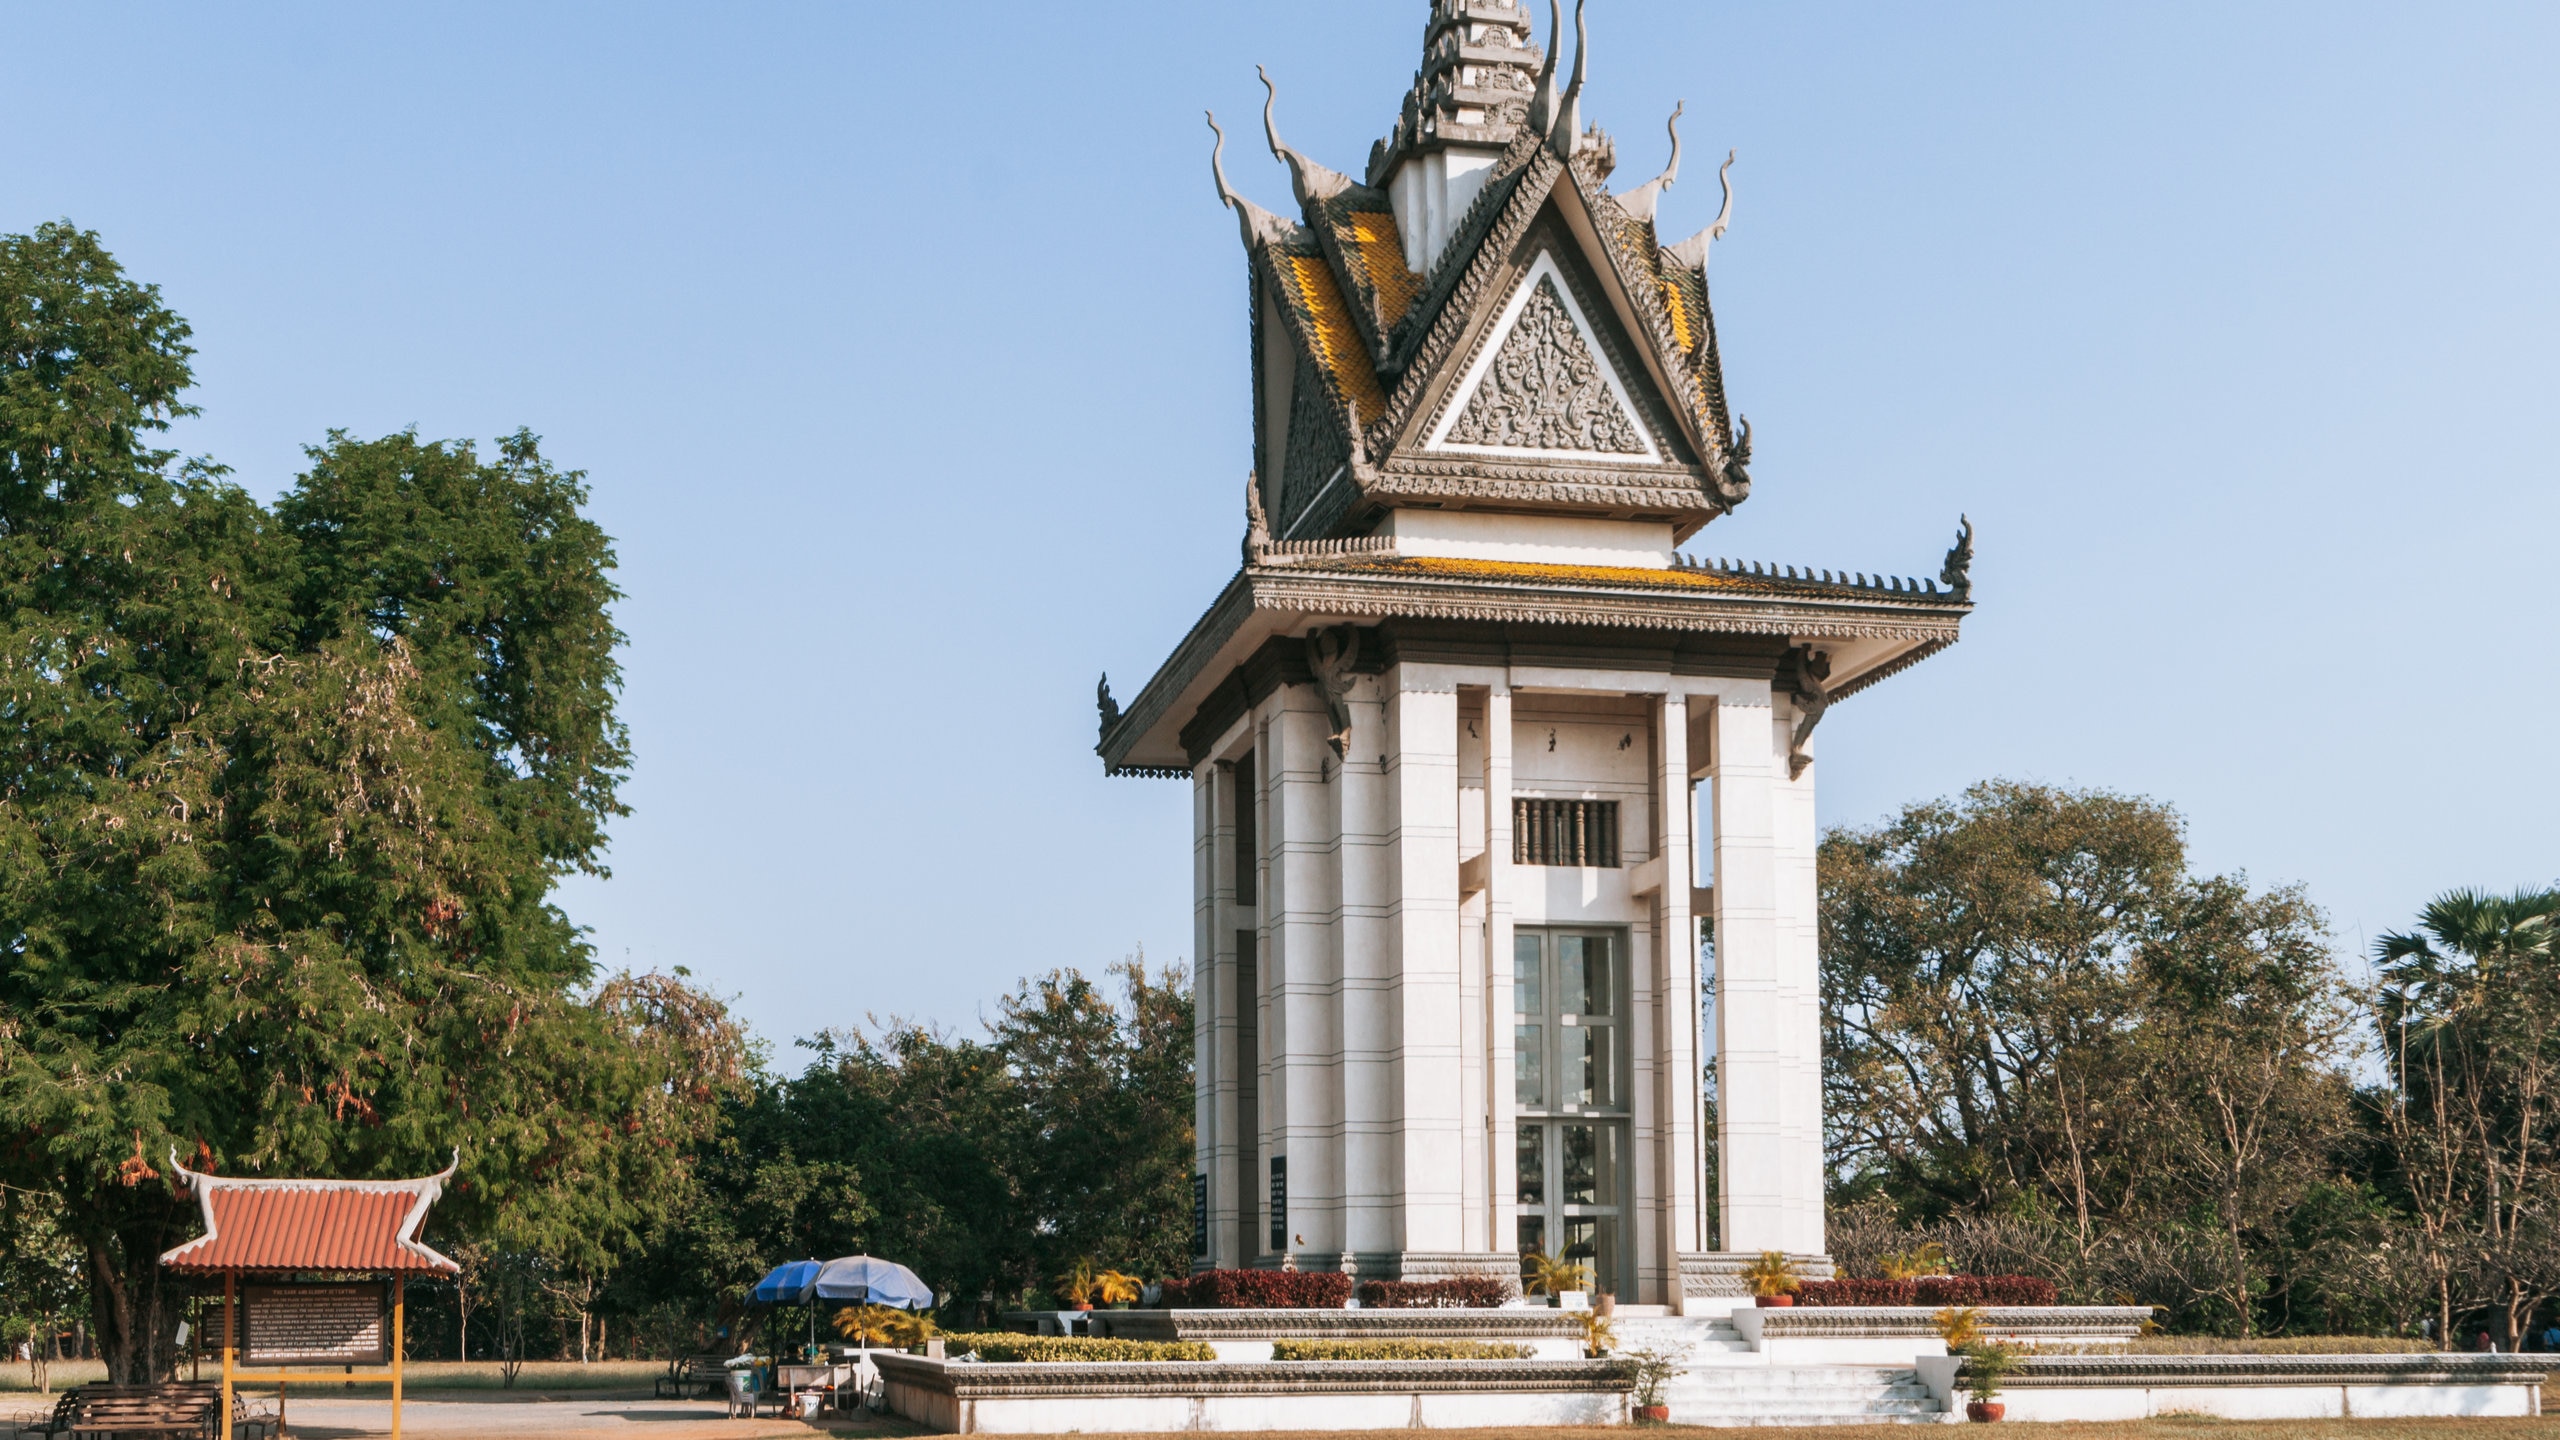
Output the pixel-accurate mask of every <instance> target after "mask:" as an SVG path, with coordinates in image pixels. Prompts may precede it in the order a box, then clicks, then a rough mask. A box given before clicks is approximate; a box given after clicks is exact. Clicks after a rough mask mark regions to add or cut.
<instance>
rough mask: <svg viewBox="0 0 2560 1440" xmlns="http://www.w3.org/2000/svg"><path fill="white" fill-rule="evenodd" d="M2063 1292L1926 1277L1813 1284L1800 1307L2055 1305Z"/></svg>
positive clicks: (2045, 1283)
mask: <svg viewBox="0 0 2560 1440" xmlns="http://www.w3.org/2000/svg"><path fill="white" fill-rule="evenodd" d="M2059 1294H2060V1292H2059V1291H2057V1290H2056V1289H2055V1288H2054V1284H2053V1282H2052V1281H2050V1280H2047V1279H2044V1278H2042V1277H2040V1276H2035V1275H1923V1276H1920V1277H1919V1278H1918V1279H1915V1280H1807V1281H1806V1282H1804V1285H1803V1287H1802V1288H1801V1289H1799V1290H1797V1291H1796V1303H1797V1304H1799V1305H1941V1306H1943V1305H2051V1304H2053V1303H2054V1301H2055V1300H2056V1299H2057V1298H2058V1296H2059Z"/></svg>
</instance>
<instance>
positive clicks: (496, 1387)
mask: <svg viewBox="0 0 2560 1440" xmlns="http://www.w3.org/2000/svg"><path fill="white" fill-rule="evenodd" d="M295 1368H297V1369H301V1368H306V1367H301V1366H297V1367H295ZM192 1373H194V1372H193V1370H192V1368H191V1367H189V1366H187V1365H184V1364H181V1365H180V1366H179V1367H178V1374H179V1376H180V1377H181V1378H184V1377H187V1376H189V1375H191V1374H192ZM666 1373H667V1364H666V1362H665V1361H663V1360H598V1361H596V1362H595V1363H594V1364H591V1365H581V1364H579V1363H578V1362H577V1361H575V1360H541V1361H528V1362H527V1363H526V1365H525V1367H524V1370H523V1373H521V1374H519V1375H518V1376H517V1377H516V1383H515V1388H514V1389H513V1390H509V1389H508V1388H507V1384H506V1379H505V1377H504V1376H503V1375H502V1374H501V1373H500V1371H499V1368H498V1363H497V1362H496V1361H494V1360H470V1361H463V1360H412V1361H410V1362H409V1367H408V1372H407V1375H406V1384H407V1387H408V1389H409V1391H410V1392H411V1393H412V1394H415V1393H418V1392H420V1391H429V1390H463V1391H471V1392H474V1393H477V1392H482V1391H497V1392H499V1393H500V1394H512V1395H525V1396H534V1395H558V1394H591V1393H594V1392H598V1391H623V1392H629V1391H638V1392H641V1393H643V1394H646V1393H647V1392H648V1390H649V1388H650V1386H651V1385H652V1384H654V1383H655V1382H656V1381H657V1378H658V1377H659V1376H661V1375H664V1374H666ZM221 1376H222V1362H221V1361H220V1360H218V1359H215V1358H213V1357H210V1356H208V1357H207V1358H206V1360H205V1364H204V1378H205V1379H207V1380H216V1379H220V1378H221ZM52 1378H53V1393H55V1394H57V1395H58V1394H60V1393H62V1392H63V1391H65V1390H68V1389H71V1388H73V1387H74V1386H79V1385H97V1384H101V1383H104V1381H105V1380H106V1378H107V1367H106V1366H104V1365H102V1364H100V1363H98V1362H97V1361H95V1360H67V1361H64V1362H63V1363H61V1364H59V1365H56V1366H54V1367H53V1377H52ZM347 1378H348V1379H350V1380H353V1381H354V1382H355V1384H354V1386H353V1387H352V1388H353V1392H354V1393H356V1394H359V1395H362V1394H366V1393H378V1394H383V1395H388V1394H390V1393H391V1373H390V1372H389V1371H387V1370H359V1371H357V1372H356V1373H355V1374H353V1375H350V1376H348V1377H347ZM248 1388H252V1389H258V1390H264V1389H269V1388H272V1387H271V1386H252V1387H248ZM348 1388H349V1387H347V1386H345V1385H344V1384H341V1383H335V1382H331V1381H326V1380H321V1381H309V1382H306V1381H299V1380H297V1381H295V1382H294V1385H293V1389H294V1391H295V1393H297V1394H299V1393H302V1392H304V1391H309V1392H310V1393H312V1394H315V1395H318V1394H339V1393H344V1392H346V1391H347V1390H348ZM0 1393H7V1394H11V1395H15V1396H26V1395H32V1394H34V1393H35V1386H34V1384H33V1382H31V1381H30V1380H29V1379H28V1378H27V1367H26V1366H24V1365H22V1364H11V1365H9V1366H7V1367H6V1368H0Z"/></svg>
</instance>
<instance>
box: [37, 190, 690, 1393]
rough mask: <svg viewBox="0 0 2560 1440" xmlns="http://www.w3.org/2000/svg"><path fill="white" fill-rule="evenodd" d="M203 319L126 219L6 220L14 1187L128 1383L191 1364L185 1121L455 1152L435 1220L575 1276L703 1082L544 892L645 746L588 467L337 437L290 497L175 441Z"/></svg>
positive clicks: (524, 452)
mask: <svg viewBox="0 0 2560 1440" xmlns="http://www.w3.org/2000/svg"><path fill="white" fill-rule="evenodd" d="M187 338H188V331H187V327H186V325H185V323H184V322H183V321H182V320H180V319H179V318H178V317H177V316H176V315H175V314H174V313H172V312H171V311H170V310H169V309H168V308H167V307H166V306H165V305H164V304H163V303H162V301H161V298H160V296H159V293H158V291H157V290H156V289H155V288H154V287H151V286H148V285H143V284H140V283H138V282H135V281H133V280H132V279H130V278H129V277H127V276H126V275H124V273H123V272H122V270H121V269H120V268H119V267H118V266H117V265H116V263H115V261H114V259H113V258H112V257H111V256H110V255H108V254H107V252H106V251H105V249H104V248H103V247H102V246H101V245H100V244H99V243H98V240H97V237H96V236H94V235H91V234H88V233H86V232H82V231H78V230H76V229H73V228H72V227H69V226H67V225H48V226H45V227H42V228H41V229H39V230H37V231H36V232H35V233H33V234H31V235H17V236H6V237H0V946H5V947H6V950H7V953H8V957H9V963H8V964H7V965H6V966H5V967H0V1183H9V1184H14V1185H17V1186H19V1187H22V1188H27V1189H35V1190H40V1191H43V1192H45V1193H47V1194H50V1195H52V1196H54V1197H56V1198H57V1199H58V1200H59V1201H60V1202H61V1204H62V1210H61V1214H62V1217H63V1222H62V1223H63V1225H64V1226H65V1228H66V1229H67V1230H68V1231H69V1232H70V1235H71V1238H72V1240H73V1241H74V1243H75V1244H76V1245H77V1246H78V1247H79V1249H80V1251H81V1253H82V1257H83V1262H84V1267H85V1271H86V1275H87V1279H88V1282H89V1284H90V1286H91V1292H92V1300H91V1312H92V1318H93V1324H94V1325H95V1328H96V1334H97V1336H98V1342H99V1348H100V1350H101V1351H102V1352H103V1353H104V1355H105V1356H106V1358H107V1361H108V1367H109V1371H110V1374H111V1375H112V1376H113V1377H114V1378H116V1379H118V1380H122V1381H133V1380H143V1379H149V1378H152V1377H155V1376H159V1375H164V1374H166V1373H168V1371H169V1369H170V1367H171V1365H172V1363H173V1362H174V1360H175V1354H174V1350H173V1347H172V1346H171V1344H170V1340H171V1337H172V1335H173V1333H174V1330H175V1327H176V1323H177V1318H178V1303H177V1302H178V1299H179V1296H178V1293H177V1292H176V1291H175V1289H174V1288H172V1287H170V1286H168V1285H166V1284H164V1282H163V1279H162V1276H161V1273H160V1270H159V1267H158V1264H157V1259H158V1256H159V1254H160V1252H162V1251H163V1250H165V1249H167V1248H169V1247H170V1246H172V1245H174V1244H176V1243H178V1242H179V1241H180V1240H182V1239H184V1238H186V1235H187V1234H188V1233H190V1230H191V1222H192V1218H193V1211H192V1209H191V1207H189V1206H188V1205H186V1204H184V1203H182V1201H181V1199H180V1197H179V1196H177V1195H176V1194H175V1193H174V1192H173V1189H172V1185H171V1177H170V1176H169V1174H168V1173H167V1171H166V1168H165V1167H166V1160H167V1157H168V1155H169V1154H170V1152H171V1151H172V1150H175V1151H177V1152H178V1153H179V1154H181V1155H182V1156H184V1157H186V1158H187V1160H188V1162H189V1163H190V1164H192V1165H196V1166H199V1167H206V1168H217V1167H218V1168H221V1169H225V1170H229V1171H250V1172H258V1173H266V1174H327V1175H344V1176H379V1175H395V1174H415V1173H420V1172H422V1171H426V1170H432V1169H435V1168H439V1167H440V1166H441V1165H442V1164H443V1163H444V1161H445V1159H446V1157H447V1156H448V1155H449V1154H451V1153H452V1152H454V1151H456V1150H459V1151H460V1152H461V1154H462V1157H463V1169H462V1174H461V1177H460V1183H458V1184H457V1185H456V1186H455V1187H454V1188H453V1189H452V1191H451V1192H450V1193H449V1198H448V1200H447V1202H446V1205H445V1207H444V1211H445V1213H444V1214H443V1215H442V1216H441V1217H440V1223H441V1224H443V1225H447V1226H453V1227H456V1228H459V1229H463V1230H470V1229H473V1228H475V1227H476V1228H478V1229H482V1230H486V1231H489V1232H490V1233H492V1234H496V1235H500V1236H502V1237H505V1238H507V1239H510V1240H521V1241H526V1242H539V1243H542V1244H547V1245H550V1246H553V1247H554V1248H555V1249H556V1250H558V1251H559V1253H561V1254H563V1255H569V1256H571V1263H572V1264H573V1265H574V1264H576V1263H580V1262H579V1261H578V1260H577V1259H576V1258H575V1256H574V1255H572V1251H573V1249H574V1246H573V1243H572V1242H578V1243H586V1242H592V1245H593V1246H594V1247H597V1249H599V1250H601V1249H611V1248H613V1247H616V1246H619V1245H622V1244H625V1243H627V1242H628V1240H629V1239H630V1237H631V1236H633V1235H635V1234H636V1233H638V1231H639V1229H640V1228H642V1217H641V1216H640V1214H638V1213H637V1212H638V1210H639V1209H640V1208H641V1206H639V1205H636V1204H635V1203H634V1202H632V1201H629V1200H627V1199H626V1198H624V1197H625V1196H627V1195H633V1194H636V1195H640V1196H643V1197H652V1196H654V1197H663V1196H667V1195H670V1194H674V1193H677V1190H678V1187H677V1185H676V1184H675V1182H674V1181H672V1180H670V1179H669V1178H667V1177H670V1176H672V1175H674V1174H676V1173H677V1172H680V1171H681V1170H682V1169H683V1167H684V1166H685V1164H686V1163H687V1155H688V1150H687V1145H686V1141H687V1138H688V1136H689V1135H690V1134H692V1133H694V1132H695V1131H697V1130H698V1129H699V1124H698V1122H697V1120H696V1119H694V1118H692V1117H697V1116H701V1115H707V1114H708V1113H709V1112H710V1110H711V1108H712V1107H711V1105H710V1103H709V1102H708V1101H704V1100H699V1099H697V1098H695V1097H694V1095H693V1092H692V1091H691V1090H690V1089H682V1090H674V1089H670V1084H671V1078H670V1066H672V1065H675V1064H678V1063H683V1062H681V1061H680V1059H679V1057H680V1056H681V1054H682V1049H683V1047H682V1046H681V1045H676V1046H672V1047H671V1046H669V1045H662V1044H638V1043H634V1041H633V1034H634V1030H633V1027H634V1025H635V1023H637V1024H640V1025H641V1026H642V1028H644V1029H645V1028H646V1027H647V1025H648V1024H650V1023H653V1021H654V1020H655V1019H657V1018H664V1017H665V1016H666V1014H667V1013H668V1012H667V1010H666V1008H665V1006H664V1005H663V1004H661V1003H659V1002H658V1001H649V1002H645V1003H639V1004H638V1005H637V1008H636V1009H635V1008H634V1002H633V1001H632V999H631V998H630V997H628V996H626V995H618V994H616V993H614V992H612V991H611V990H610V989H609V988H608V989H607V990H606V991H603V992H599V991H597V990H595V989H594V988H593V987H592V979H593V974H592V961H591V957H590V955H589V952H588V947H587V946H586V944H585V942H584V941H583V939H582V938H581V937H580V935H579V933H578V931H577V929H576V927H575V926H573V925H572V924H571V923H570V922H569V920H568V918H567V917H566V916H565V915H563V914H562V913H561V912H560V910H559V909H558V907H557V906H556V905H554V904H553V903H552V901H551V898H550V896H551V890H552V886H553V884H554V883H555V882H556V880H557V879H558V877H559V876H561V875H562V874H563V873H565V872H567V871H570V870H574V869H590V870H592V869H596V868H598V854H599V850H600V846H601V844H602V840H603V834H604V829H603V827H604V825H605V823H606V822H607V821H608V820H609V819H610V818H611V817H612V816H613V815H615V814H618V813H620V810H621V806H620V803H619V801H618V799H617V797H616V787H617V785H618V783H619V781H620V778H621V775H622V772H623V769H624V767H625V765H626V764H627V757H626V754H625V749H624V742H623V736H622V731H621V727H620V725H619V722H618V721H617V720H616V719H615V718H614V714H613V705H612V697H613V692H614V688H615V686H616V684H617V682H618V672H617V671H616V668H615V661H614V658H613V648H614V645H615V643H616V642H617V640H618V639H619V637H618V635H617V634H616V633H615V631H614V629H613V626H612V623H611V620H610V617H609V614H608V611H607V607H608V606H609V605H610V603H611V601H612V600H613V599H614V598H615V592H614V589H613V587H612V584H611V582H610V579H609V573H610V570H611V567H612V550H611V547H610V544H609V543H608V542H607V540H606V539H605V537H604V535H603V534H602V532H601V531H599V530H598V529H596V527H595V526H594V525H593V524H592V523H591V522H589V521H587V520H586V519H584V518H583V517H582V515H581V514H580V513H579V511H580V507H581V506H582V505H583V503H584V499H585V490H584V485H583V480H582V477H580V476H578V475H576V474H575V473H570V472H561V471H558V470H556V469H554V468H553V467H551V466H550V465H549V464H548V463H547V462H546V461H545V460H544V459H543V458H542V456H541V455H540V453H539V448H538V446H537V445H536V444H535V442H534V440H533V438H532V437H531V436H529V435H524V434H519V435H517V436H515V437H513V438H511V439H510V440H508V441H507V442H505V444H503V445H502V446H501V447H500V455H499V458H498V459H496V460H495V461H490V462H484V461H481V460H480V459H478V458H477V457H476V456H475V454H474V453H473V451H472V449H471V447H470V446H468V445H459V444H435V443H425V442H420V441H418V440H417V439H416V438H415V437H414V436H409V435H395V436H392V437H389V438H387V439H384V440H379V441H372V442H359V441H355V440H351V439H349V438H347V437H346V436H344V435H333V436H332V437H331V438H330V441H329V443H328V444H327V445H326V446H323V447H321V448H320V449H318V450H315V451H314V452H312V468H311V471H310V473H309V474H307V475H305V476H304V477H303V478H302V480H301V481H300V482H299V483H298V484H297V486H296V487H295V489H294V490H293V492H292V493H291V494H289V495H288V496H287V497H286V499H285V500H284V501H283V502H282V503H281V504H280V505H279V506H278V507H277V508H276V510H275V512H274V513H272V514H270V513H268V512H266V511H265V510H263V509H262V508H261V507H260V506H258V505H257V504H256V503H255V502H254V501H253V500H251V499H250V498H249V497H248V496H247V495H246V494H245V493H244V492H242V491H241V490H240V489H239V488H238V487H236V486H234V485H232V484H230V483H229V482H228V480H227V479H226V478H225V477H224V475H223V474H222V472H221V471H220V470H219V469H218V468H216V467H213V466H209V465H204V464H195V463H180V462H179V461H178V460H177V458H176V457H175V456H174V455H173V454H172V453H171V452H169V451H167V450H162V449H155V448H152V447H151V446H150V445H149V444H148V443H146V442H147V441H148V440H149V438H150V437H151V436H152V435H153V434H155V433H156V432H158V431H160V430H163V429H165V427H166V426H167V424H168V422H169V421H170V419H171V418H173V417H175V416H179V415H184V414H188V413H192V412H191V410H190V409H189V407H188V406H187V405H185V404H184V403H183V401H182V399H181V398H180V397H181V396H182V395H183V394H184V392H185V390H186V387H187V384H188V380H189V372H188V361H189V358H190V356H191V354H192V351H191V350H190V349H189V347H188V344H187ZM662 998H663V997H662ZM718 1073H719V1072H718V1071H717V1068H716V1067H715V1069H714V1071H713V1075H714V1078H715V1080H716V1079H717V1077H718ZM678 1101H681V1102H682V1103H677V1102H678ZM589 1262H590V1263H592V1254H591V1255H590V1257H589Z"/></svg>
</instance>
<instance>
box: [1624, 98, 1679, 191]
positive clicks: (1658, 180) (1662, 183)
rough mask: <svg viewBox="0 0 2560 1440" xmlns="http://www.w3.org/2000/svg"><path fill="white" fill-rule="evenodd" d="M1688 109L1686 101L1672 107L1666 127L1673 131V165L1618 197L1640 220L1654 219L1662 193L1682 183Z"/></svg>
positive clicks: (1665, 167)
mask: <svg viewBox="0 0 2560 1440" xmlns="http://www.w3.org/2000/svg"><path fill="white" fill-rule="evenodd" d="M1688 108H1689V102H1688V101H1686V100H1683V101H1681V102H1680V103H1679V104H1677V105H1674V106H1672V107H1671V121H1670V124H1669V125H1668V126H1667V127H1666V128H1668V129H1669V130H1670V131H1671V163H1670V164H1668V165H1665V166H1663V167H1662V173H1661V174H1659V175H1656V176H1654V177H1653V178H1652V179H1650V180H1647V181H1646V182H1644V183H1643V184H1642V185H1639V186H1637V187H1636V188H1634V189H1633V190H1630V191H1628V192H1627V193H1626V194H1624V195H1621V196H1619V197H1618V204H1619V205H1621V206H1623V207H1625V209H1626V212H1627V213H1628V214H1630V215H1633V216H1634V217H1636V218H1637V219H1639V220H1647V221H1649V220H1651V219H1653V212H1654V209H1655V207H1657V206H1659V205H1660V204H1661V203H1662V192H1663V191H1665V190H1668V189H1670V188H1671V187H1672V186H1674V185H1677V184H1679V183H1680V117H1681V115H1682V114H1683V113H1685V112H1686V111H1687V110H1688Z"/></svg>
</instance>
